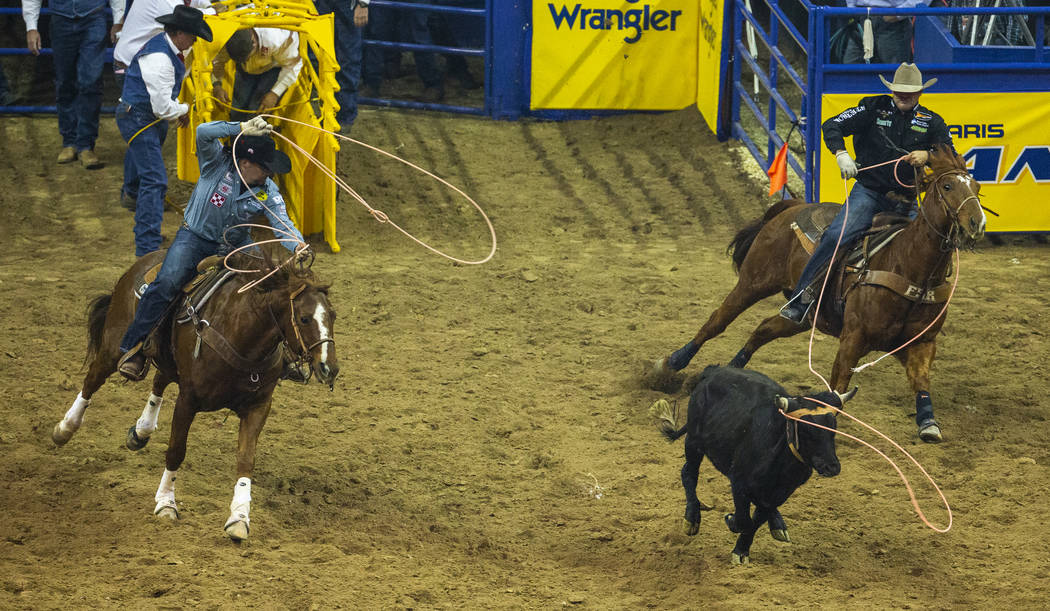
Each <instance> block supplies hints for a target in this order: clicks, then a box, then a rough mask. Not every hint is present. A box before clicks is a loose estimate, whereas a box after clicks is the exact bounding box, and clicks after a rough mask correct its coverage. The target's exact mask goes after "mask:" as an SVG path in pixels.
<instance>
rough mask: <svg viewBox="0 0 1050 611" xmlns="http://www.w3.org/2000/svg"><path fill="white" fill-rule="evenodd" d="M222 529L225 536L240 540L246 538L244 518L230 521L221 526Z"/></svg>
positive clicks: (246, 531)
mask: <svg viewBox="0 0 1050 611" xmlns="http://www.w3.org/2000/svg"><path fill="white" fill-rule="evenodd" d="M223 531H225V532H226V536H227V537H229V538H230V539H233V540H234V541H237V542H241V541H244V540H245V539H247V538H248V523H247V522H245V521H244V520H237V521H236V522H230V523H227V524H226V526H225V527H223Z"/></svg>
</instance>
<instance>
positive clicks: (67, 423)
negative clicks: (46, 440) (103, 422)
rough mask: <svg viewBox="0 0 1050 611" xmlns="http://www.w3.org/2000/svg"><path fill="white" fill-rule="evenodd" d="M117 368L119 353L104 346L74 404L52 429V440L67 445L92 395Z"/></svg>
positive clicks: (92, 363)
mask: <svg viewBox="0 0 1050 611" xmlns="http://www.w3.org/2000/svg"><path fill="white" fill-rule="evenodd" d="M116 370H117V355H116V353H115V351H113V350H106V349H105V348H102V349H101V350H99V352H98V354H96V355H95V358H94V359H93V360H92V361H91V365H90V366H89V367H88V372H87V375H85V376H84V384H83V385H82V386H81V387H80V393H79V394H78V395H77V398H76V399H75V400H74V401H73V405H72V406H71V407H70V408H69V409H68V410H67V411H66V414H65V416H63V418H62V420H60V421H59V422H58V424H56V425H55V428H54V429H52V430H51V441H53V442H55V445H58V446H61V445H65V443H66V442H67V441H69V440H70V439H71V438H72V437H73V434H74V433H76V432H77V431H78V430H80V425H81V424H82V423H83V421H84V412H85V411H87V408H88V406H89V405H90V404H91V397H92V396H93V395H94V394H95V393H96V392H97V391H98V389H99V388H101V387H102V385H103V384H105V383H106V378H108V377H109V375H110V374H111V373H113V372H114V371H116Z"/></svg>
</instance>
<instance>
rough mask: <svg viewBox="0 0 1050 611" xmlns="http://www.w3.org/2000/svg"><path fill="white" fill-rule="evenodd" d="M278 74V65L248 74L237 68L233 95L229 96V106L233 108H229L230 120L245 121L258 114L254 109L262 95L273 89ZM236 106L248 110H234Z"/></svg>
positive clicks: (279, 68) (257, 106)
mask: <svg viewBox="0 0 1050 611" xmlns="http://www.w3.org/2000/svg"><path fill="white" fill-rule="evenodd" d="M280 74H281V67H280V66H276V67H274V68H271V69H269V70H267V71H266V72H263V73H262V74H248V73H247V72H242V71H241V70H237V73H236V75H235V76H234V77H233V96H231V98H230V106H233V109H232V110H230V121H247V120H248V119H251V118H252V117H254V116H255V115H257V114H259V113H257V112H256V109H257V108H259V104H260V103H262V99H263V96H264V95H266V94H267V93H270V90H271V89H273V85H274V83H276V82H277V77H278V76H280ZM238 108H240V109H243V110H246V111H250V112H243V111H241V110H236V109H238ZM271 112H272V111H271Z"/></svg>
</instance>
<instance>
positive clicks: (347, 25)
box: [316, 0, 371, 129]
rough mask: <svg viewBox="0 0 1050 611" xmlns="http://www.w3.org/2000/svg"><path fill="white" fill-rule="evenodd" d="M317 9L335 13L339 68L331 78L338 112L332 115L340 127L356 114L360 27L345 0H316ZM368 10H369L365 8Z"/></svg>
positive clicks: (358, 86) (359, 66)
mask: <svg viewBox="0 0 1050 611" xmlns="http://www.w3.org/2000/svg"><path fill="white" fill-rule="evenodd" d="M316 6H317V13H318V14H320V15H324V14H326V13H332V12H334V13H335V60H336V61H337V62H339V72H336V73H335V80H336V82H337V83H339V91H337V92H335V101H336V102H337V103H338V104H339V112H338V113H336V115H335V119H336V121H339V125H340V127H342V128H344V129H345V128H348V127H350V126H351V125H353V123H354V119H356V118H357V90H358V89H360V87H361V49H362V45H361V29H360V28H358V27H357V26H355V25H354V11H352V10H350V8H349V7H350V3H349V2H346V1H345V0H316ZM369 12H371V11H369Z"/></svg>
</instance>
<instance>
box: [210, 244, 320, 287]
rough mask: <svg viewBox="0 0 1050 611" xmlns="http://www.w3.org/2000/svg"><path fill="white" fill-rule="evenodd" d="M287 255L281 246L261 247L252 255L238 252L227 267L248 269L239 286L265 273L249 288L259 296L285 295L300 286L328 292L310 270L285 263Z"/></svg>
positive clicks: (293, 263) (287, 251) (264, 245)
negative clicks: (266, 294)
mask: <svg viewBox="0 0 1050 611" xmlns="http://www.w3.org/2000/svg"><path fill="white" fill-rule="evenodd" d="M290 256H291V252H290V251H289V250H288V249H286V248H284V247H283V246H274V245H271V244H262V245H259V246H258V248H257V249H256V250H255V252H253V253H249V252H244V251H242V252H240V253H237V254H235V255H234V256H233V257H231V258H230V265H231V266H232V267H234V268H237V269H242V270H252V273H245V274H240V276H241V281H242V283H243V284H247V283H249V282H252V281H254V280H257V279H259V278H262V277H263V276H267V274H269V275H268V276H267V277H266V279H264V280H263V281H262V282H260V283H259V284H258V285H256V286H255V287H254V288H253V290H254V291H258V292H260V293H272V292H287V291H291V290H295V289H297V288H299V286H301V285H303V284H306V285H307V286H308V287H316V288H317V289H319V290H322V291H327V290H328V285H326V284H320V283H319V282H318V280H317V277H316V275H315V274H314V272H313V270H312V269H310V268H303V269H300V268H299V266H298V265H297V264H296V263H295V262H294V261H289V262H287V263H285V261H288V258H289V257H290ZM275 269H276V271H274V270H275ZM271 272H272V273H271Z"/></svg>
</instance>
